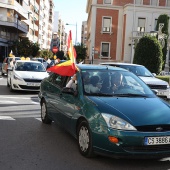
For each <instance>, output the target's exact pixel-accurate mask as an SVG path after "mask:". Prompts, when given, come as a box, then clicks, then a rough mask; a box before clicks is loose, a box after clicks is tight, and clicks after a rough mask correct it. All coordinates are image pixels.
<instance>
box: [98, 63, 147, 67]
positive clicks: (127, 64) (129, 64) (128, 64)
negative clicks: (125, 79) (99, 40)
mask: <svg viewBox="0 0 170 170" xmlns="http://www.w3.org/2000/svg"><path fill="white" fill-rule="evenodd" d="M100 64H101V65H124V66H143V65H140V64H132V63H121V62H105V63H100ZM143 67H144V66H143Z"/></svg>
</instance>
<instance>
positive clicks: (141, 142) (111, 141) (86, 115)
mask: <svg viewBox="0 0 170 170" xmlns="http://www.w3.org/2000/svg"><path fill="white" fill-rule="evenodd" d="M77 68H78V71H77V73H76V76H77V83H76V81H75V85H76V86H77V88H75V90H74V89H73V88H72V86H71V87H68V83H67V82H70V77H67V76H60V75H58V74H55V73H53V74H51V75H50V76H49V77H47V78H45V79H44V80H43V81H42V82H41V86H40V92H39V95H38V96H39V100H40V105H41V119H42V122H43V123H45V124H50V123H51V122H52V121H54V122H57V123H58V124H60V125H61V126H63V127H64V128H65V129H66V130H67V131H68V132H70V133H71V134H72V135H73V136H74V137H75V138H76V139H77V143H78V147H79V151H80V153H81V154H82V155H83V156H85V157H91V156H94V155H95V154H101V155H106V156H111V157H118V158H121V157H128V158H130V157H131V158H133V157H134V158H162V157H166V156H170V147H169V145H170V121H169V120H170V105H169V104H168V103H166V101H164V100H162V99H161V98H159V97H157V96H156V95H155V94H154V93H153V91H152V90H151V89H150V88H149V87H148V86H147V85H146V84H145V83H144V82H143V81H142V80H141V79H140V78H139V77H137V76H136V75H135V74H133V73H131V72H129V71H127V70H125V69H121V68H117V67H110V66H99V65H86V64H77ZM116 73H119V74H121V75H122V85H123V86H122V88H120V89H117V91H115V92H114V93H113V92H112V91H110V90H107V89H112V88H111V87H112V86H111V79H112V77H113V76H114V75H115V74H116ZM94 77H95V79H94ZM96 77H98V78H97V79H96ZM94 80H98V82H94ZM66 84H67V87H66ZM92 84H94V85H95V84H96V85H97V86H95V87H98V88H99V90H98V91H89V90H87V89H89V88H87V87H91V86H92ZM99 84H100V86H98V85H99ZM102 87H104V88H103V90H102ZM105 90H106V91H105ZM58 140H60V139H58Z"/></svg>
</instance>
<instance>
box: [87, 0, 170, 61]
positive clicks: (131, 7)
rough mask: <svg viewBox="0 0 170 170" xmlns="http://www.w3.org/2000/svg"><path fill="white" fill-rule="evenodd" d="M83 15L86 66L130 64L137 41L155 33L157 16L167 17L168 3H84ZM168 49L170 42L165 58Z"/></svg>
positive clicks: (133, 0)
mask: <svg viewBox="0 0 170 170" xmlns="http://www.w3.org/2000/svg"><path fill="white" fill-rule="evenodd" d="M86 12H87V13H88V20H87V43H86V44H87V48H88V51H87V53H88V59H87V60H86V62H87V63H89V62H91V61H92V60H93V63H100V62H104V61H121V62H129V63H131V62H132V61H133V55H134V44H135V43H136V42H137V40H139V39H140V38H141V37H142V36H143V35H144V34H145V33H153V32H154V31H155V26H156V23H157V19H158V17H159V16H160V15H161V14H167V15H168V16H170V0H87V6H86ZM169 30H170V26H169ZM169 32H170V31H169ZM93 49H94V50H93ZM169 49H170V40H168V49H167V50H168V53H167V58H169Z"/></svg>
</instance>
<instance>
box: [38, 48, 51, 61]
mask: <svg viewBox="0 0 170 170" xmlns="http://www.w3.org/2000/svg"><path fill="white" fill-rule="evenodd" d="M40 56H41V57H42V58H50V59H53V53H52V51H50V50H42V51H40Z"/></svg>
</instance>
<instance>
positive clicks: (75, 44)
mask: <svg viewBox="0 0 170 170" xmlns="http://www.w3.org/2000/svg"><path fill="white" fill-rule="evenodd" d="M66 25H73V26H76V39H75V45H76V44H77V22H76V24H68V23H66Z"/></svg>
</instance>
